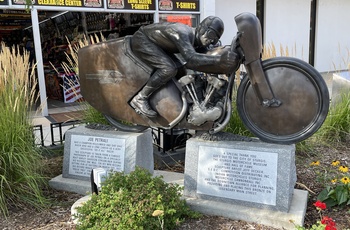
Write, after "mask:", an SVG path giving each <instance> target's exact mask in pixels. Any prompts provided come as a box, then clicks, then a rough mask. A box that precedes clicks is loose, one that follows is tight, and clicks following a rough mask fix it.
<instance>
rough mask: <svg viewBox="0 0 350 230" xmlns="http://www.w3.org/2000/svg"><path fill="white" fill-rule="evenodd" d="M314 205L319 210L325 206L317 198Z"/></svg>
mask: <svg viewBox="0 0 350 230" xmlns="http://www.w3.org/2000/svg"><path fill="white" fill-rule="evenodd" d="M314 206H315V207H316V208H319V209H321V210H324V209H326V208H327V206H326V204H325V203H322V202H321V201H319V200H318V201H316V202H315V203H314Z"/></svg>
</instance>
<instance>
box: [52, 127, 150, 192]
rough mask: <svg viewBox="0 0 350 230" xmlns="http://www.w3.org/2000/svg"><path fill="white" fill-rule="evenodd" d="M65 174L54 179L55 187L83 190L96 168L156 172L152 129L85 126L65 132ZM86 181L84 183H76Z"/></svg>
mask: <svg viewBox="0 0 350 230" xmlns="http://www.w3.org/2000/svg"><path fill="white" fill-rule="evenodd" d="M65 135H66V136H65V143H64V158H63V173H62V176H59V177H57V178H53V179H52V180H51V181H50V182H49V184H50V186H51V187H53V188H56V189H61V190H66V191H72V192H78V193H82V192H83V191H85V194H86V192H89V191H91V188H89V189H88V191H86V189H87V188H86V183H83V182H84V181H86V182H88V181H90V174H91V170H92V169H93V168H103V169H105V170H106V171H110V170H113V171H119V172H121V171H123V172H125V173H127V174H128V173H130V172H131V171H133V170H135V167H136V166H139V167H142V168H144V169H147V170H148V171H149V172H150V173H152V174H153V171H154V160H153V144H152V134H151V130H150V129H148V130H146V131H144V132H142V133H128V132H120V131H114V130H96V129H89V128H86V127H85V126H79V127H77V128H74V129H71V130H68V131H67V132H66V134H65ZM78 184H84V186H75V185H78Z"/></svg>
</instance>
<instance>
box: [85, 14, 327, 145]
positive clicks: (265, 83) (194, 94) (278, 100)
mask: <svg viewBox="0 0 350 230" xmlns="http://www.w3.org/2000/svg"><path fill="white" fill-rule="evenodd" d="M235 22H236V24H237V28H238V33H237V36H236V37H235V38H234V39H233V41H232V44H231V45H229V46H223V47H222V46H220V47H216V48H213V49H212V50H210V51H208V53H209V54H221V53H222V52H225V51H226V49H231V50H232V51H235V52H239V53H240V56H241V57H242V60H241V63H242V64H243V65H244V68H245V71H246V72H245V74H244V75H243V77H242V79H241V82H240V84H239V87H238V90H237V95H236V97H235V98H236V99H235V100H236V107H237V110H238V114H239V116H240V118H241V120H242V122H243V123H244V125H245V126H246V127H247V129H248V130H250V131H251V132H252V133H253V134H254V135H255V136H256V137H258V138H259V139H260V140H262V141H265V142H270V143H278V144H292V143H297V142H300V141H302V140H305V139H306V138H308V137H310V136H311V135H312V134H314V133H315V132H316V131H317V130H318V129H319V128H320V127H321V125H322V124H323V122H324V120H325V118H326V116H327V114H328V110H329V93H328V88H327V85H326V83H325V81H324V80H323V78H322V76H321V75H320V73H319V72H318V71H317V70H316V69H315V68H313V67H312V66H311V65H309V64H308V63H306V62H304V61H302V60H299V59H297V58H292V57H275V58H270V59H267V60H262V36H261V26H260V21H259V19H258V18H257V17H256V16H255V15H253V14H250V13H241V14H239V15H237V16H236V17H235ZM130 38H131V36H126V37H122V38H118V39H113V40H107V41H104V42H101V43H97V44H93V45H89V46H87V47H84V48H81V49H80V50H79V52H78V57H79V58H78V59H79V60H78V64H79V77H80V85H81V93H82V95H83V97H84V98H85V100H86V101H87V102H88V103H89V104H90V105H91V106H93V107H94V108H95V109H97V110H98V111H100V112H101V113H102V114H104V115H105V117H106V119H107V120H108V121H109V122H110V123H111V124H112V125H113V126H115V127H116V128H117V129H118V130H121V131H128V132H142V131H143V130H145V129H147V128H149V127H159V128H163V129H165V130H170V129H173V128H176V129H186V130H195V131H197V132H209V134H214V133H218V132H220V131H222V130H223V129H224V128H225V126H226V125H227V124H228V123H229V121H230V118H231V116H232V100H233V98H234V97H233V93H232V92H233V87H234V82H235V72H236V71H234V72H232V73H228V74H208V73H202V72H196V71H191V70H188V71H187V74H186V75H184V76H176V77H174V78H173V79H172V80H171V81H169V82H168V83H167V84H166V85H164V86H163V87H162V88H161V89H159V90H158V91H156V92H155V93H153V94H152V95H151V97H150V98H149V103H150V105H151V106H152V108H153V109H154V110H155V111H156V112H157V113H158V116H157V117H154V118H150V117H146V116H143V115H141V114H139V113H137V112H135V110H134V109H133V108H132V107H131V106H130V104H129V102H130V100H131V99H132V98H133V97H134V96H135V95H136V94H137V93H138V92H139V91H140V90H141V89H142V87H143V86H144V85H145V84H146V82H147V80H148V79H149V77H150V75H151V73H152V71H153V70H152V68H151V67H150V66H147V65H146V64H145V63H143V62H142V61H141V60H140V59H138V57H136V56H135V55H134V54H133V53H132V50H131V48H130Z"/></svg>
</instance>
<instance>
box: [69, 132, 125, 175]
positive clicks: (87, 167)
mask: <svg viewBox="0 0 350 230" xmlns="http://www.w3.org/2000/svg"><path fill="white" fill-rule="evenodd" d="M124 155H125V140H124V139H118V138H110V137H96V136H85V135H72V136H71V145H70V157H69V174H72V175H76V176H84V177H89V176H90V173H91V170H92V169H93V168H104V169H105V170H107V171H110V170H113V171H118V172H121V171H123V170H124Z"/></svg>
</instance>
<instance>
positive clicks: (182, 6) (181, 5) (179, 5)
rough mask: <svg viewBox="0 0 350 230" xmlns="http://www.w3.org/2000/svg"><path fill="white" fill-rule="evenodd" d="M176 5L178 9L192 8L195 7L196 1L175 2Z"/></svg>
mask: <svg viewBox="0 0 350 230" xmlns="http://www.w3.org/2000/svg"><path fill="white" fill-rule="evenodd" d="M176 7H177V8H179V9H188V10H194V9H196V3H195V2H176Z"/></svg>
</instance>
